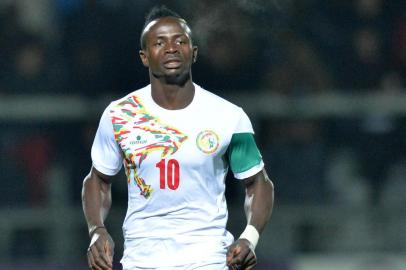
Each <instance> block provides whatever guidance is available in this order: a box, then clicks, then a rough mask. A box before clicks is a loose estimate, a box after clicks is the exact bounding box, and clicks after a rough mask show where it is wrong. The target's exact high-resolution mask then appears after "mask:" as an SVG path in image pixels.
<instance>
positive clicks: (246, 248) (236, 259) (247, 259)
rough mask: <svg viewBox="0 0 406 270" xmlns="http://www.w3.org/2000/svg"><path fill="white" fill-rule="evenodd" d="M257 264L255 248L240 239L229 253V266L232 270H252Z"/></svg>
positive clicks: (245, 240)
mask: <svg viewBox="0 0 406 270" xmlns="http://www.w3.org/2000/svg"><path fill="white" fill-rule="evenodd" d="M256 264H257V257H256V255H255V252H254V247H253V246H252V244H251V243H250V242H249V241H248V240H247V239H238V240H237V241H235V242H234V243H233V244H231V246H229V247H228V251H227V266H228V267H230V268H231V269H232V270H243V269H244V270H251V269H253V268H254V266H255V265H256Z"/></svg>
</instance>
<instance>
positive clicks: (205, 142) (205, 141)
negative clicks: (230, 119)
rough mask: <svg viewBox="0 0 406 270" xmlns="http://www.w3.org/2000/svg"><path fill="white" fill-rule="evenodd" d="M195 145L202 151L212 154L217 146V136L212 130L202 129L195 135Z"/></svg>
mask: <svg viewBox="0 0 406 270" xmlns="http://www.w3.org/2000/svg"><path fill="white" fill-rule="evenodd" d="M196 145H197V147H198V148H199V149H200V151H202V152H203V153H205V154H212V153H214V152H216V150H217V148H218V147H219V137H218V135H217V134H216V133H215V132H214V131H212V130H203V131H201V132H200V133H199V134H198V135H197V137H196Z"/></svg>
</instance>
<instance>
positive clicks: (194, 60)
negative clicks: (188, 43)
mask: <svg viewBox="0 0 406 270" xmlns="http://www.w3.org/2000/svg"><path fill="white" fill-rule="evenodd" d="M197 51H198V49H197V46H193V63H196V61H197Z"/></svg>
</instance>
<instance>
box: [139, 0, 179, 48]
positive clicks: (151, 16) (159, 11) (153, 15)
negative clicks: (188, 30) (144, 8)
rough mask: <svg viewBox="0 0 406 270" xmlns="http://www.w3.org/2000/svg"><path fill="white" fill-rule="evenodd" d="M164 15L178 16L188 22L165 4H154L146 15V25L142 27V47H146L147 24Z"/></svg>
mask: <svg viewBox="0 0 406 270" xmlns="http://www.w3.org/2000/svg"><path fill="white" fill-rule="evenodd" d="M163 17H175V18H178V19H180V20H183V21H185V22H186V20H185V19H183V18H182V17H181V16H180V15H179V14H178V13H176V12H175V11H173V10H171V9H169V8H167V7H166V6H165V5H160V6H154V7H153V8H152V9H151V10H150V11H149V12H148V13H147V15H146V16H145V23H144V26H143V27H142V31H141V37H140V46H141V49H145V39H144V35H143V34H144V29H145V27H147V25H148V24H149V23H150V22H152V21H154V20H156V19H159V18H163Z"/></svg>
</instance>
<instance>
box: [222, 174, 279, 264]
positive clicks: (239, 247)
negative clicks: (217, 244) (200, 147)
mask: <svg viewBox="0 0 406 270" xmlns="http://www.w3.org/2000/svg"><path fill="white" fill-rule="evenodd" d="M244 183H245V189H246V194H245V203H244V208H245V214H246V217H247V226H246V228H245V230H244V232H243V233H242V234H241V236H240V237H239V238H238V239H237V240H236V241H235V242H234V243H233V244H232V245H231V246H230V247H229V249H228V252H227V265H228V266H230V267H231V269H246V270H250V269H253V267H254V266H255V265H256V263H257V259H256V256H255V252H254V250H255V246H256V244H257V242H258V239H259V235H260V234H261V233H262V232H263V230H264V228H265V225H266V224H267V222H268V220H269V219H270V217H271V214H272V208H273V200H274V186H273V183H272V181H271V180H270V179H269V177H268V175H267V173H266V171H265V169H262V170H261V171H260V172H258V173H257V174H255V175H253V176H251V177H248V178H246V179H244Z"/></svg>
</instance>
